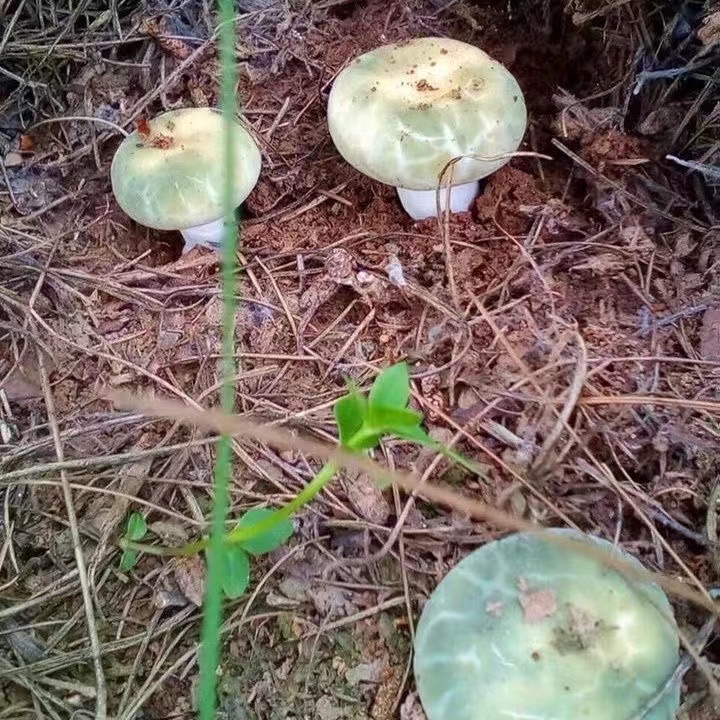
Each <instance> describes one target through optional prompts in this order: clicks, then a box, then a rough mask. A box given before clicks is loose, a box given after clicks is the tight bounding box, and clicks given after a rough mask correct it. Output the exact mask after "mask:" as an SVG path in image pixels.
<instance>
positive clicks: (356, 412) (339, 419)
mask: <svg viewBox="0 0 720 720" xmlns="http://www.w3.org/2000/svg"><path fill="white" fill-rule="evenodd" d="M333 411H334V413H335V422H336V423H337V426H338V433H339V435H340V445H341V446H342V447H348V443H349V442H350V439H351V438H352V436H353V435H355V433H356V432H357V431H358V430H360V428H361V427H362V424H363V421H364V420H365V415H366V414H367V400H366V399H365V397H364V396H363V395H361V394H360V393H359V392H357V391H352V392H350V393H349V394H348V395H345V396H344V397H341V398H340V399H339V400H338V401H337V402H336V403H335V407H334V409H333Z"/></svg>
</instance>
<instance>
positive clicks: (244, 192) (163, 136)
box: [110, 108, 261, 230]
mask: <svg viewBox="0 0 720 720" xmlns="http://www.w3.org/2000/svg"><path fill="white" fill-rule="evenodd" d="M148 130H149V132H144V133H141V132H140V131H139V130H136V131H135V132H133V133H132V134H131V135H129V136H128V137H126V138H125V139H124V140H123V142H122V143H121V144H120V147H119V148H118V150H117V152H116V153H115V157H114V158H113V162H112V166H111V168H110V177H111V180H112V187H113V192H114V194H115V197H116V199H117V201H118V204H119V205H120V207H121V208H122V209H123V210H124V211H125V212H126V213H127V214H128V215H129V216H130V217H131V218H133V220H135V221H136V222H138V223H140V224H142V225H145V226H147V227H152V228H156V229H158V230H183V229H185V228H189V227H194V226H197V225H203V224H204V223H208V222H211V221H213V220H217V219H218V218H220V217H222V215H223V213H224V207H223V183H224V181H225V160H224V142H223V134H224V132H225V120H224V118H223V116H222V115H221V114H220V113H219V112H217V111H216V110H214V109H212V108H183V109H181V110H172V111H170V112H166V113H163V114H162V115H159V116H158V117H156V118H154V119H153V120H151V121H150V122H149V123H148ZM232 131H233V132H234V134H235V137H234V152H235V158H234V162H233V170H234V189H235V204H236V206H237V205H240V204H241V203H242V202H243V201H244V200H245V198H246V197H247V196H248V195H249V194H250V192H251V191H252V189H253V188H254V187H255V184H256V183H257V181H258V178H259V176H260V165H261V157H260V151H259V149H258V147H257V145H256V144H255V141H254V140H253V138H252V136H251V135H250V133H248V132H247V131H246V130H245V128H243V127H242V126H241V125H240V124H239V123H237V122H234V123H233V124H232Z"/></svg>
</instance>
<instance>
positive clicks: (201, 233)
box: [180, 217, 225, 254]
mask: <svg viewBox="0 0 720 720" xmlns="http://www.w3.org/2000/svg"><path fill="white" fill-rule="evenodd" d="M180 232H181V233H182V236H183V238H184V239H185V247H183V254H185V253H187V252H189V251H190V250H191V249H192V248H194V247H195V246H196V245H205V246H209V247H211V248H213V249H215V250H217V248H219V247H220V245H221V244H222V239H223V235H224V234H225V218H223V217H219V218H218V219H217V220H212V221H211V222H209V223H205V224H204V225H196V226H195V227H189V228H184V229H183V230H180Z"/></svg>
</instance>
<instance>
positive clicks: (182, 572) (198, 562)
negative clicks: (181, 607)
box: [173, 555, 205, 607]
mask: <svg viewBox="0 0 720 720" xmlns="http://www.w3.org/2000/svg"><path fill="white" fill-rule="evenodd" d="M173 574H174V576H175V582H176V583H177V586H178V588H180V591H181V592H182V594H183V595H184V596H185V597H186V598H187V599H188V600H189V601H190V602H191V603H192V604H193V605H195V606H197V607H200V606H201V605H202V601H203V595H204V594H205V563H204V562H203V561H202V559H201V557H200V556H199V555H190V556H189V557H179V558H175V559H174V560H173Z"/></svg>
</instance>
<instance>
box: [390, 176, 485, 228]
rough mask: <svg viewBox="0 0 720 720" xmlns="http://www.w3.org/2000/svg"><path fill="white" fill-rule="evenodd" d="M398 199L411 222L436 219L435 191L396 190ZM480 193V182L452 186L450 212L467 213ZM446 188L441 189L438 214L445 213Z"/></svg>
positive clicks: (436, 192)
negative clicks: (430, 218)
mask: <svg viewBox="0 0 720 720" xmlns="http://www.w3.org/2000/svg"><path fill="white" fill-rule="evenodd" d="M396 190H397V194H398V197H399V198H400V202H401V203H402V206H403V207H404V208H405V212H406V213H407V214H408V215H409V216H410V217H411V218H412V219H413V220H423V219H424V218H428V217H437V214H438V212H437V194H438V191H437V190H408V189H407V188H401V187H399V188H396ZM479 193H480V181H479V180H474V181H473V182H469V183H463V184H461V185H453V186H452V187H451V188H450V212H451V213H460V212H467V211H468V210H469V209H470V208H471V207H472V204H473V202H474V200H475V198H476V197H477V196H478V194H479ZM447 194H448V188H447V187H441V188H440V190H439V195H440V213H441V214H442V213H444V212H445V208H446V207H447Z"/></svg>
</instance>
